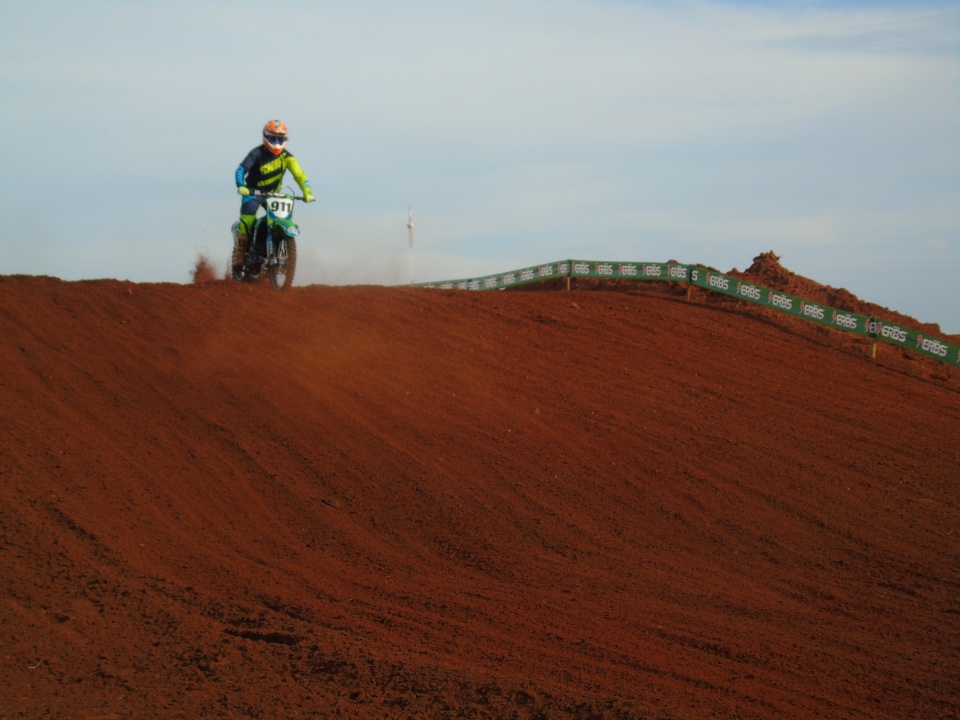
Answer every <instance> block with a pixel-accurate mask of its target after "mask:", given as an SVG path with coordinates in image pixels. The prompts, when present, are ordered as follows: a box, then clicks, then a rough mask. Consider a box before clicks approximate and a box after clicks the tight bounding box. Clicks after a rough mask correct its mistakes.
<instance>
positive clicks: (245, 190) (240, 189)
mask: <svg viewBox="0 0 960 720" xmlns="http://www.w3.org/2000/svg"><path fill="white" fill-rule="evenodd" d="M237 192H238V193H239V194H240V195H243V196H244V197H246V196H247V195H249V194H250V188H248V187H247V186H246V185H240V186H239V187H238V188H237Z"/></svg>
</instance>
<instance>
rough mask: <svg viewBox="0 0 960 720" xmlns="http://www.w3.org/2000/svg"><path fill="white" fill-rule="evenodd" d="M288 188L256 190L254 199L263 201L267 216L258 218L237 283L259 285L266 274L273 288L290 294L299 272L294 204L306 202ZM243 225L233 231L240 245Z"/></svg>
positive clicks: (237, 223) (261, 203)
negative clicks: (258, 282) (240, 229)
mask: <svg viewBox="0 0 960 720" xmlns="http://www.w3.org/2000/svg"><path fill="white" fill-rule="evenodd" d="M289 190H290V189H289V188H284V192H261V191H259V190H253V191H252V192H251V193H250V195H252V196H253V197H256V198H259V199H260V205H261V207H263V208H264V210H266V215H259V214H258V215H257V219H256V220H255V221H254V223H253V232H252V234H251V236H250V241H249V243H248V245H247V257H246V260H245V261H244V263H243V267H242V268H240V269H238V270H233V279H234V280H236V281H237V282H256V281H257V280H259V279H260V277H261V276H262V274H263V271H264V270H266V271H267V274H268V275H269V277H270V287H272V288H273V289H274V290H286V289H287V288H289V287H290V286H291V285H293V275H294V273H295V272H296V269H297V236H298V235H299V234H300V228H299V227H298V226H297V224H296V223H295V222H294V221H293V201H294V200H303V199H305V198H304V197H303V196H302V195H294V194H293V193H292V192H290V191H289ZM239 227H240V223H239V222H235V223H234V224H233V227H232V228H231V232H232V233H233V238H234V243H236V238H237V229H238V228H239Z"/></svg>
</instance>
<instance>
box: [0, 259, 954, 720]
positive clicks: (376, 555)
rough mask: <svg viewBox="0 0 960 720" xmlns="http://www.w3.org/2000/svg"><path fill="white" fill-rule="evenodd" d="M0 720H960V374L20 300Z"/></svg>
mask: <svg viewBox="0 0 960 720" xmlns="http://www.w3.org/2000/svg"><path fill="white" fill-rule="evenodd" d="M0 341H2V342H0V360H2V363H3V376H2V377H3V381H2V383H0V413H2V427H3V432H2V435H0V677H2V678H3V681H2V682H0V719H2V720H9V719H11V718H39V717H54V718H86V719H89V720H93V719H94V718H99V719H103V720H106V719H107V718H190V719H191V720H194V719H196V718H270V719H272V718H326V717H346V718H424V719H428V718H429V719H432V718H464V717H465V718H471V717H475V718H510V717H514V718H524V719H526V718H538V719H547V718H549V719H554V718H584V719H586V718H606V719H612V718H617V719H622V718H658V719H660V720H665V719H668V718H674V719H680V718H682V719H685V720H686V719H689V720H694V719H696V720H700V719H702V718H770V719H773V718H777V719H778V720H779V719H782V718H812V717H821V718H871V719H873V720H882V719H889V720H902V719H904V718H924V719H928V718H957V717H960V704H958V700H957V698H958V697H960V537H958V535H960V492H958V481H960V441H958V438H960V372H958V371H957V370H956V369H950V368H947V367H946V366H943V365H939V364H937V363H935V362H933V361H926V360H919V359H915V358H910V357H908V356H906V355H904V354H902V353H899V352H898V351H894V350H893V349H892V348H884V347H881V348H880V354H879V357H878V359H877V361H876V362H871V361H870V360H869V353H868V349H869V348H868V346H867V345H866V344H865V343H866V341H864V340H862V339H857V338H853V337H850V336H844V335H840V334H839V333H833V332H830V331H826V330H822V329H810V328H808V327H807V326H805V325H803V324H801V323H797V322H794V321H790V320H788V319H780V318H777V317H774V316H771V315H768V314H763V313H762V312H759V311H753V310H750V309H749V308H746V307H745V306H743V305H740V304H738V303H734V302H716V303H714V302H708V301H706V300H704V299H703V298H697V297H695V298H694V299H693V300H692V301H688V300H686V299H685V298H684V297H683V295H682V293H680V292H677V291H670V290H666V289H658V290H649V291H647V290H644V289H642V288H641V287H640V286H637V289H636V290H633V291H630V292H587V291H585V290H581V291H576V292H573V293H566V292H509V293H505V292H496V293H458V292H445V291H427V290H416V289H387V288H376V287H345V288H329V287H307V288H295V289H294V290H293V291H291V292H289V293H286V294H277V293H272V292H270V291H269V290H266V289H264V288H260V287H248V286H238V285H235V284H232V283H226V282H214V283H208V284H199V285H190V286H181V285H136V284H130V283H121V282H113V281H96V282H79V283H66V282H60V281H58V280H54V279H47V278H24V277H6V278H0Z"/></svg>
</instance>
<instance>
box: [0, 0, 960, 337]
mask: <svg viewBox="0 0 960 720" xmlns="http://www.w3.org/2000/svg"><path fill="white" fill-rule="evenodd" d="M2 13H3V20H4V29H3V31H2V32H3V35H4V42H3V43H2V44H0V98H2V104H0V108H2V109H0V130H2V136H3V137H4V138H6V141H7V148H6V152H5V153H4V156H5V157H6V158H7V165H6V168H5V172H3V173H0V195H2V197H4V198H6V199H7V208H8V217H10V219H11V222H8V224H7V229H6V231H5V232H4V233H2V235H0V251H2V260H0V274H14V273H27V274H36V275H53V276H57V277H61V278H63V279H67V280H73V279H91V278H101V277H113V278H120V279H129V280H134V281H138V282H154V281H161V282H188V281H189V277H190V271H191V269H192V267H193V265H194V262H195V260H196V258H197V256H198V255H199V254H204V255H206V256H208V257H209V258H210V259H211V260H212V261H213V262H214V263H215V264H216V265H217V266H218V267H225V266H226V262H227V257H228V254H229V250H230V238H229V226H230V224H231V223H232V222H233V220H234V219H235V216H236V213H237V211H238V205H239V202H238V197H237V195H236V193H235V190H234V183H233V174H234V171H235V169H236V167H237V165H238V164H239V162H240V160H241V159H242V158H243V157H244V155H245V154H246V153H247V152H248V151H249V150H250V149H251V148H252V147H253V146H254V145H256V144H258V142H259V138H260V131H261V128H262V126H263V124H264V123H265V122H266V120H267V119H269V118H273V117H277V118H280V119H282V120H284V121H285V122H286V123H287V125H288V127H289V129H290V143H289V146H288V147H289V149H290V150H291V151H292V152H293V153H294V154H295V155H296V156H297V157H298V159H299V160H300V162H301V165H302V166H303V167H304V169H305V170H306V171H307V173H308V174H309V176H310V178H311V181H312V183H313V186H314V188H315V190H316V193H317V197H318V202H317V203H315V204H314V205H310V206H303V205H302V206H300V207H299V208H298V210H297V218H298V221H299V222H300V225H301V230H302V233H303V235H302V240H301V243H300V253H301V257H300V260H301V262H300V268H299V269H298V280H299V282H300V283H301V284H303V283H312V282H317V283H329V284H354V283H370V284H398V283H404V282H409V280H410V279H411V276H415V278H416V280H418V281H428V280H443V279H450V278H461V277H475V276H480V275H485V274H491V273H496V272H500V271H505V270H512V269H517V268H521V267H525V266H527V265H531V264H535V263H540V262H547V261H552V260H557V259H561V258H568V257H573V258H583V259H597V260H630V261H664V260H668V259H673V260H678V261H681V262H697V263H704V264H706V265H710V266H712V267H716V268H718V269H720V270H724V271H726V270H730V269H731V268H739V269H744V268H746V267H747V266H749V265H750V263H751V261H752V258H753V257H754V256H755V255H757V254H758V253H760V252H765V251H767V250H774V251H775V252H777V254H778V255H780V256H781V261H782V262H783V264H784V265H785V266H786V267H788V268H789V269H791V270H793V271H794V272H797V273H799V274H801V275H805V276H807V277H810V278H812V279H814V280H817V281H819V282H822V283H824V284H829V285H833V286H835V287H845V288H847V289H848V290H850V291H851V292H853V293H855V294H856V295H858V296H860V297H861V298H863V299H864V300H868V301H871V302H876V303H879V304H881V305H885V306H887V307H889V308H891V309H893V310H898V311H900V312H904V313H907V314H909V315H912V316H914V317H916V318H918V319H920V320H922V321H925V322H938V323H940V324H941V326H942V328H943V331H944V332H947V333H960V132H958V130H960V5H958V4H957V3H955V2H924V1H923V0H917V1H909V2H893V1H890V0H885V1H877V2H869V1H866V0H858V1H856V2H804V1H798V2H731V1H730V0H723V1H719V0H718V1H713V2H708V1H705V0H704V1H700V0H697V1H693V2H685V1H681V2H664V1H653V0H651V1H649V2H644V1H628V0H549V2H548V1H547V0H511V1H510V2H506V1H501V0H485V1H484V2H474V1H472V0H467V1H464V2H449V1H448V2H439V1H437V0H404V1H401V2H383V1H381V0H373V1H370V2H362V1H361V2H350V3H348V2H341V1H336V2H332V1H325V0H318V1H316V2H313V1H311V2H298V1H296V0H293V1H291V2H285V3H282V4H279V5H272V6H267V5H264V4H263V3H252V2H246V1H245V0H231V1H230V2H227V1H226V0H222V1H221V0H193V1H191V2H186V1H183V2H181V1H180V0H170V1H167V2H162V1H161V2H156V3H130V2H125V1H118V2H112V1H111V2H107V1H96V0H94V1H79V0H27V1H21V0H4V2H3V9H2ZM408 207H412V209H413V214H414V220H415V223H416V228H415V249H414V254H413V257H412V258H411V255H410V253H409V251H408V248H407V229H406V221H407V210H408ZM411 261H412V262H411Z"/></svg>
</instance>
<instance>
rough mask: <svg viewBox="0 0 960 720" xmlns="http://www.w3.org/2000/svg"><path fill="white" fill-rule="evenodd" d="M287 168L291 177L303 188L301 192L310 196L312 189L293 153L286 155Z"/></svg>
mask: <svg viewBox="0 0 960 720" xmlns="http://www.w3.org/2000/svg"><path fill="white" fill-rule="evenodd" d="M287 170H289V171H290V174H291V175H293V179H294V180H296V181H297V185H299V186H300V189H301V190H303V194H304V195H307V196H312V195H313V190H311V189H310V181H309V180H308V179H307V174H306V173H305V172H304V171H303V169H302V168H301V167H300V163H298V162H297V159H296V158H295V157H294V156H293V155H288V156H287Z"/></svg>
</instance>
